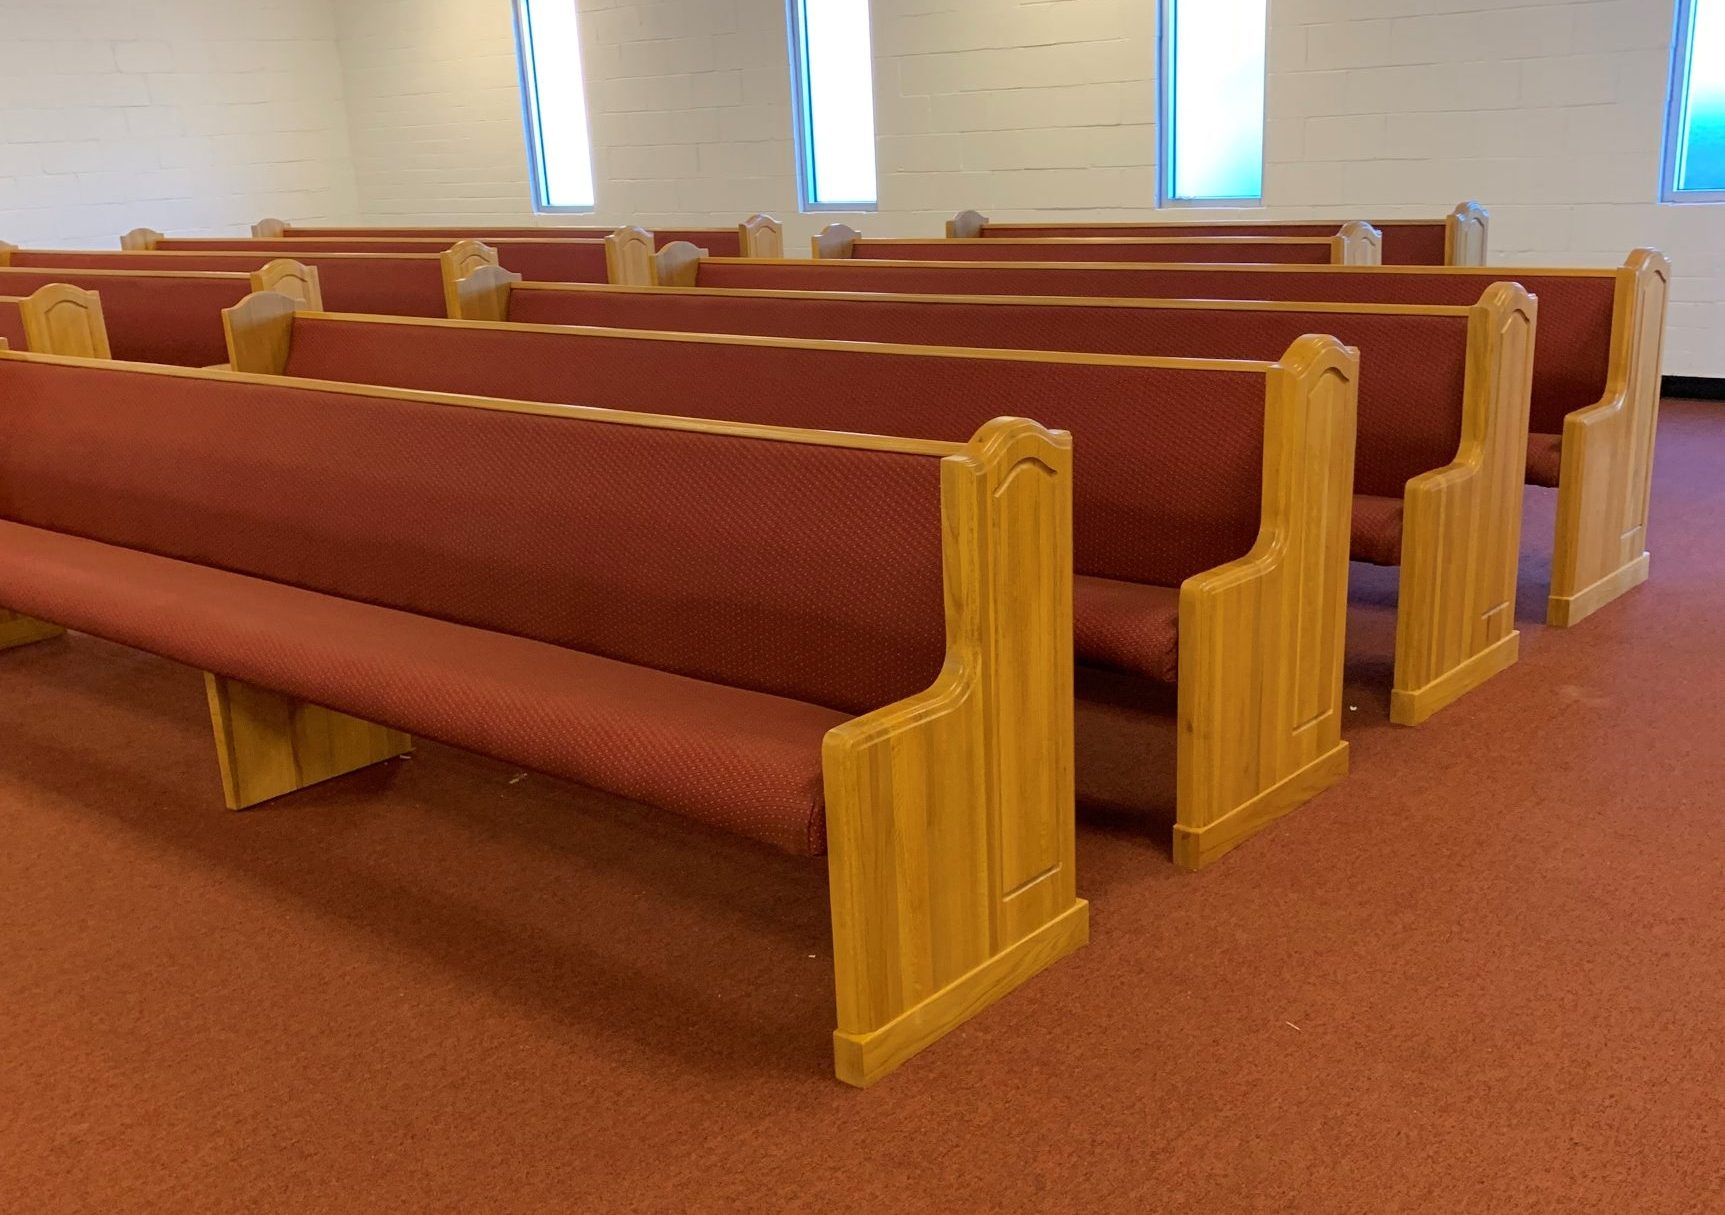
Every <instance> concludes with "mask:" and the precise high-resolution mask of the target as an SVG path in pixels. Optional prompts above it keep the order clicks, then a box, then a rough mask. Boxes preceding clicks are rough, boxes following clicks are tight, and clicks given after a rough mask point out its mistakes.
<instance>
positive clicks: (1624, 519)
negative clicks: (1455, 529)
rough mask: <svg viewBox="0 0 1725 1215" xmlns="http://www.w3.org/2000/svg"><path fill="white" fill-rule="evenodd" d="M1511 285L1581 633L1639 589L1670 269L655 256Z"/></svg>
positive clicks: (677, 279) (688, 262)
mask: <svg viewBox="0 0 1725 1215" xmlns="http://www.w3.org/2000/svg"><path fill="white" fill-rule="evenodd" d="M1499 279H1503V280H1513V281H1515V282H1518V283H1520V284H1522V286H1524V287H1526V288H1527V290H1528V291H1529V292H1530V293H1532V294H1533V295H1535V296H1537V297H1538V298H1539V301H1540V325H1539V329H1540V337H1539V342H1538V345H1537V347H1536V349H1535V351H1534V369H1533V402H1532V406H1531V414H1530V427H1531V434H1530V437H1529V442H1528V461H1527V474H1526V475H1527V480H1528V483H1529V484H1531V485H1541V486H1547V487H1553V486H1554V487H1556V489H1557V526H1556V539H1555V542H1554V545H1553V558H1552V572H1551V594H1550V597H1549V599H1548V601H1547V606H1546V619H1547V620H1548V622H1549V623H1551V624H1553V625H1557V626H1565V625H1573V624H1576V623H1579V622H1580V621H1582V620H1584V619H1585V618H1586V617H1587V616H1589V615H1591V614H1592V613H1593V612H1596V611H1598V610H1599V609H1600V608H1601V607H1604V606H1605V605H1606V604H1608V603H1610V602H1611V601H1612V600H1614V599H1616V598H1617V597H1618V596H1620V595H1622V594H1624V593H1625V592H1627V591H1629V590H1631V589H1633V588H1634V587H1636V586H1639V585H1640V584H1641V583H1642V582H1644V581H1646V579H1647V573H1648V568H1649V557H1648V552H1647V543H1646V539H1647V506H1648V493H1649V488H1650V486H1651V484H1652V475H1653V439H1654V432H1655V428H1656V426H1657V422H1658V413H1659V388H1660V368H1661V360H1662V356H1663V343H1664V332H1665V306H1666V298H1667V296H1668V294H1669V292H1670V282H1671V263H1670V262H1669V261H1668V260H1667V259H1666V257H1665V256H1664V255H1663V254H1662V253H1660V252H1658V251H1657V250H1654V249H1636V250H1634V251H1633V252H1631V253H1630V255H1629V257H1628V258H1627V259H1626V260H1625V262H1624V264H1623V265H1622V266H1618V267H1597V268H1595V267H1553V266H1527V267H1503V266H1490V267H1486V266H1449V267H1436V266H1369V267H1368V266H1346V267H1344V266H1228V265H1213V264H1212V265H1205V264H1188V265H1183V266H1175V265H1155V266H1148V265H1129V264H1116V265H1098V264H1087V263H1067V264H1064V265H1057V264H1053V263H1046V262H1019V263H989V264H979V263H976V262H963V261H954V262H926V261H897V262H885V261H879V262H875V261H858V260H826V261H817V260H813V259H808V258H804V259H800V260H748V259H735V258H733V259H724V258H703V257H701V256H700V255H699V253H698V251H696V250H694V249H692V248H691V247H690V246H687V245H672V246H669V247H667V248H666V249H664V250H662V251H661V252H660V253H658V254H657V255H655V258H654V263H653V273H652V280H653V281H654V282H655V283H657V284H661V285H665V286H689V287H744V288H768V289H793V290H805V291H808V290H817V291H820V290H825V291H833V290H837V291H889V292H907V291H908V292H932V293H939V294H952V293H963V294H967V295H970V294H975V295H1073V296H1077V295H1094V296H1102V297H1141V298H1152V299H1154V298H1177V299H1190V298H1203V299H1258V300H1328V301H1339V302H1351V303H1428V304H1459V305H1465V304H1470V303H1472V302H1473V301H1475V300H1477V299H1478V298H1479V294H1480V292H1481V291H1482V290H1483V289H1484V288H1485V286H1486V285H1487V284H1488V283H1491V282H1494V281H1496V280H1499Z"/></svg>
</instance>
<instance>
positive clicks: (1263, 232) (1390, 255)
mask: <svg viewBox="0 0 1725 1215" xmlns="http://www.w3.org/2000/svg"><path fill="white" fill-rule="evenodd" d="M1490 220H1491V217H1490V216H1489V215H1487V214H1486V211H1485V208H1484V207H1482V206H1480V205H1479V204H1478V203H1476V202H1464V203H1462V204H1461V205H1460V206H1458V207H1456V209H1455V210H1454V211H1451V212H1450V213H1449V214H1448V215H1446V216H1444V217H1443V218H1442V219H1374V220H1370V221H1368V226H1370V227H1372V228H1374V229H1376V230H1377V231H1378V232H1380V233H1381V234H1382V242H1381V243H1382V248H1381V251H1380V253H1381V264H1383V265H1386V266H1483V265H1485V259H1486V234H1487V231H1488V228H1489V225H1490ZM1336 228H1337V221H1335V220H1318V219H1314V220H1266V219H1207V220H1195V219H1181V220H1168V221H1165V222H1159V221H1152V222H1149V223H1133V222H1124V221H1117V220H1104V221H1098V222H1094V223H1085V222H1055V223H1014V222H1008V223H991V222H990V221H989V219H988V217H987V216H985V215H983V214H982V213H981V212H979V211H960V212H959V213H958V214H957V215H955V216H953V218H951V219H949V220H947V221H946V234H947V236H948V237H956V238H959V239H971V240H973V239H980V238H990V239H1004V240H1026V239H1037V238H1047V237H1078V236H1091V237H1106V238H1109V239H1118V238H1120V237H1142V236H1168V237H1182V236H1333V235H1335V234H1336ZM715 256H717V254H715Z"/></svg>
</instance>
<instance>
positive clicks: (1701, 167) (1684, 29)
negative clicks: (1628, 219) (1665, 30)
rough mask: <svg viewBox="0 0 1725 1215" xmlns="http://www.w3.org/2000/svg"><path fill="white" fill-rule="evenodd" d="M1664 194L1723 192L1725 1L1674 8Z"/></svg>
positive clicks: (1694, 1) (1699, 0) (1697, 0)
mask: <svg viewBox="0 0 1725 1215" xmlns="http://www.w3.org/2000/svg"><path fill="white" fill-rule="evenodd" d="M1673 75H1674V77H1675V79H1674V80H1673V82H1672V88H1673V91H1674V92H1675V94H1676V99H1675V102H1674V104H1673V106H1672V121H1673V125H1674V127H1675V130H1674V131H1673V132H1671V141H1672V146H1671V147H1670V148H1669V149H1668V150H1667V153H1666V155H1667V158H1668V160H1669V161H1671V163H1670V164H1669V165H1668V168H1667V178H1668V182H1669V186H1668V193H1670V192H1675V193H1679V194H1683V193H1693V192H1697V191H1720V190H1725V0H1689V2H1688V3H1687V4H1685V5H1683V6H1681V7H1680V8H1679V9H1678V43H1677V60H1676V69H1675V71H1674V73H1673Z"/></svg>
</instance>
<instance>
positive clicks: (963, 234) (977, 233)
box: [946, 211, 988, 240]
mask: <svg viewBox="0 0 1725 1215" xmlns="http://www.w3.org/2000/svg"><path fill="white" fill-rule="evenodd" d="M987 226H988V216H986V215H984V214H983V213H982V212H981V211H960V212H959V213H958V214H957V215H955V216H953V217H952V218H951V219H949V220H947V221H946V239H947V240H978V239H980V238H981V237H982V230H983V229H984V228H985V227H987Z"/></svg>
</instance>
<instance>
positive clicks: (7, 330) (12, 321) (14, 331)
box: [0, 279, 27, 350]
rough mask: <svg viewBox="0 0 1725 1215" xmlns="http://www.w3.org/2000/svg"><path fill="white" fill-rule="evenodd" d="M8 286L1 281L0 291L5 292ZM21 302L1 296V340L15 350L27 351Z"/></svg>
mask: <svg viewBox="0 0 1725 1215" xmlns="http://www.w3.org/2000/svg"><path fill="white" fill-rule="evenodd" d="M7 285H8V284H6V282H5V281H4V279H0V290H5V289H6V287H7ZM18 304H19V301H18V300H17V299H15V298H13V297H10V296H5V295H0V339H4V340H5V341H6V344H7V345H9V346H10V347H11V348H12V349H13V350H25V349H27V347H26V346H25V344H24V315H23V313H21V312H19V311H18Z"/></svg>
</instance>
